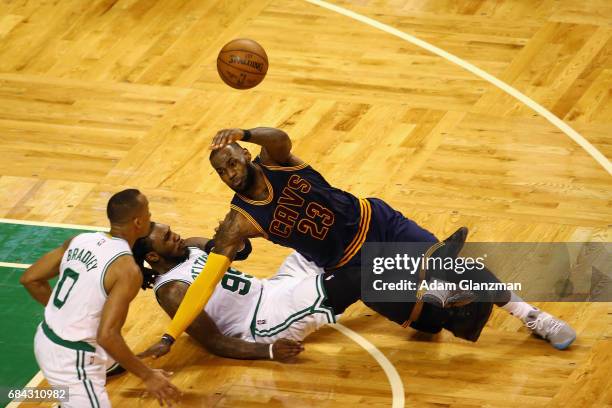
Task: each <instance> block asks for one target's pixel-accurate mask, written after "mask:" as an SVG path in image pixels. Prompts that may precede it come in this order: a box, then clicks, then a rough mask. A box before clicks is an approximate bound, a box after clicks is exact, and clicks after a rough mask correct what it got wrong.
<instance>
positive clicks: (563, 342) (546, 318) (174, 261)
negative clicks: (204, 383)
mask: <svg viewBox="0 0 612 408" xmlns="http://www.w3.org/2000/svg"><path fill="white" fill-rule="evenodd" d="M460 231H461V230H460ZM466 234H467V232H465V234H464V235H463V236H462V237H460V238H461V239H460V241H461V240H463V241H464V240H465V236H466ZM455 235H457V234H454V235H453V237H455ZM453 237H451V238H453ZM449 240H450V238H449V239H447V241H445V242H449ZM463 241H461V242H460V244H461V245H462V244H463ZM211 244H212V242H211V241H208V240H207V239H204V238H189V239H187V240H182V239H181V238H180V236H179V235H178V234H176V233H174V232H173V231H172V230H171V229H170V227H169V226H167V225H164V224H155V225H154V227H153V228H152V230H151V233H150V234H149V236H148V237H146V238H143V239H140V240H139V241H138V242H137V243H136V244H135V246H134V256H135V259H136V261H137V263H139V264H140V265H141V267H142V269H143V273H145V275H146V276H145V281H146V282H147V283H145V284H148V285H149V287H153V290H154V291H155V295H156V298H157V301H158V302H159V303H160V305H161V306H162V308H163V309H164V310H165V311H166V313H167V314H168V315H169V316H173V315H174V313H175V312H176V310H177V308H178V306H179V305H180V303H181V301H182V299H183V297H184V296H185V293H186V291H187V289H188V288H189V285H190V284H191V283H192V282H193V281H194V279H195V278H196V277H197V276H198V274H199V273H200V272H201V271H202V268H203V267H204V265H205V264H206V261H207V258H208V253H207V250H209V248H210V247H211V246H212V245H211ZM247 244H248V243H247ZM249 245H250V244H249ZM249 249H250V248H248V249H247V250H243V251H242V259H244V257H245V256H246V255H248V252H249ZM459 250H460V248H458V249H457V252H458V251H459ZM245 252H246V253H245ZM144 261H146V262H147V263H148V264H149V265H150V266H151V268H152V270H151V269H148V268H145V267H144ZM322 274H323V269H322V268H319V267H317V266H316V265H315V264H314V263H312V262H309V261H308V260H306V259H305V258H304V257H303V256H301V255H300V254H299V253H297V252H293V253H292V254H291V255H289V256H288V257H287V258H286V259H285V261H284V262H283V264H282V265H281V266H280V268H279V270H278V272H277V273H276V275H274V276H273V277H271V278H268V279H258V278H256V277H253V276H251V275H247V274H244V273H242V272H239V271H238V270H236V269H233V268H229V269H228V270H227V271H226V273H225V275H224V277H223V278H222V279H221V282H219V284H218V285H217V286H216V288H215V290H214V292H213V295H212V297H211V300H210V301H209V302H208V304H207V305H206V307H205V309H204V311H203V312H201V313H200V314H199V316H198V317H197V318H196V320H195V321H194V323H193V324H192V325H191V326H189V329H188V330H187V332H188V333H189V334H190V335H191V336H192V337H194V338H195V339H196V340H197V341H198V342H199V343H200V344H202V345H203V346H204V347H205V348H207V349H208V350H209V351H210V352H212V353H213V354H216V355H220V356H223V357H230V358H241V359H260V358H274V359H278V360H281V361H282V360H285V359H289V358H292V357H294V356H296V355H297V354H299V353H300V352H301V351H302V350H303V348H302V347H301V345H300V344H299V343H297V342H301V341H302V340H304V338H305V337H306V336H308V335H309V334H310V333H312V332H313V331H315V330H317V329H318V328H320V327H321V326H323V325H325V324H328V323H335V322H336V320H337V319H338V318H339V316H336V315H334V313H333V312H332V310H331V309H330V308H329V307H328V306H327V305H326V303H327V302H326V301H327V299H330V298H333V297H334V296H342V294H341V293H335V292H331V291H327V292H326V290H325V284H324V281H323V275H322ZM454 295H455V294H454V293H448V292H444V291H433V290H432V291H427V293H426V295H425V298H426V299H430V301H429V302H426V303H425V304H424V306H423V313H422V315H421V318H420V319H419V322H418V323H419V325H418V327H419V330H422V331H426V332H434V333H435V332H439V331H440V330H441V329H442V328H445V329H448V330H450V331H452V332H453V333H454V334H455V335H456V336H458V337H462V338H467V339H469V340H472V341H476V340H477V339H478V336H479V335H480V331H481V330H482V328H483V327H484V325H485V323H486V321H487V319H488V316H489V314H486V317H485V318H484V319H480V320H479V318H478V317H475V316H477V315H478V314H477V312H478V309H477V308H478V307H480V306H479V305H478V303H476V302H474V303H471V304H467V305H460V304H456V305H455V306H456V307H452V308H444V307H440V305H441V304H444V303H446V304H447V305H448V300H449V297H452V296H454ZM513 296H515V295H513ZM516 299H518V301H517V302H511V303H514V304H511V305H510V306H509V307H503V309H505V310H507V311H508V312H510V313H511V314H513V315H514V316H516V317H517V318H520V319H521V320H522V321H523V323H524V324H525V325H526V326H527V327H528V328H529V329H530V330H531V331H532V332H533V333H534V334H536V335H538V336H540V337H543V338H544V339H546V340H548V341H549V342H551V343H552V344H553V346H555V347H556V348H566V347H568V346H569V344H570V343H571V341H573V339H574V338H575V333H574V332H573V330H572V329H571V328H570V327H569V325H567V323H565V322H564V321H562V320H559V319H556V318H554V317H553V316H551V315H550V314H548V313H546V312H543V311H541V310H539V309H537V308H535V307H533V306H531V305H529V304H528V303H526V302H523V301H522V300H520V298H518V297H516ZM332 300H333V299H332ZM398 306H399V307H401V303H398ZM146 355H147V354H144V356H146ZM149 355H151V354H149Z"/></svg>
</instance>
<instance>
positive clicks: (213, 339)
mask: <svg viewBox="0 0 612 408" xmlns="http://www.w3.org/2000/svg"><path fill="white" fill-rule="evenodd" d="M188 287H189V285H187V284H186V283H184V282H178V281H177V282H171V283H167V284H165V285H164V286H162V287H161V288H159V290H158V291H157V298H158V300H159V303H160V305H161V306H162V308H163V309H164V311H165V312H166V313H167V314H168V315H169V316H170V317H173V316H174V314H175V313H176V311H177V309H178V307H179V305H180V303H181V300H183V297H184V296H185V293H186V292H187V289H188ZM186 331H187V333H188V334H189V335H190V336H191V337H193V338H194V339H195V340H196V341H197V342H198V343H200V344H201V345H202V346H204V347H205V348H206V349H207V350H208V351H209V352H211V353H213V354H215V355H217V356H221V357H226V358H235V359H241V360H258V359H262V360H263V359H269V358H270V345H269V344H263V343H253V342H248V341H244V340H241V339H238V338H235V337H229V336H224V335H223V334H222V333H221V332H220V331H219V329H218V328H217V325H216V324H215V322H214V321H213V320H212V319H211V318H210V316H208V314H206V312H204V311H201V312H200V314H199V315H198V316H197V317H196V318H195V320H194V321H193V322H192V323H191V325H189V327H188V328H187V330H186ZM272 347H273V348H272V350H273V352H272V355H273V356H274V360H277V361H288V360H290V359H292V358H293V357H295V356H297V355H298V354H299V353H300V352H302V351H303V350H304V348H303V346H302V345H301V344H300V343H298V342H295V341H292V340H286V339H281V340H278V341H277V342H276V343H274V345H273V346H272Z"/></svg>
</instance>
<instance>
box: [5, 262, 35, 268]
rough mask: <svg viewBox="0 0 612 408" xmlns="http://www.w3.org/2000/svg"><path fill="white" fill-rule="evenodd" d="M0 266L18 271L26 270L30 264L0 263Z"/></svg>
mask: <svg viewBox="0 0 612 408" xmlns="http://www.w3.org/2000/svg"><path fill="white" fill-rule="evenodd" d="M0 266H3V267H5V268H18V269H27V268H29V267H30V264H18V263H12V262H0Z"/></svg>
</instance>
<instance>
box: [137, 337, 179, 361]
mask: <svg viewBox="0 0 612 408" xmlns="http://www.w3.org/2000/svg"><path fill="white" fill-rule="evenodd" d="M171 347H172V345H170V344H168V343H165V342H163V341H161V340H160V341H158V342H157V343H155V344H154V345H152V346H151V347H149V348H148V349H146V350H145V351H143V352H142V353H138V357H140V358H147V357H153V358H154V359H155V358H158V357H161V356H164V355H166V354H168V352H169V351H170V348H171Z"/></svg>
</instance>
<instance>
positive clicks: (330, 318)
mask: <svg viewBox="0 0 612 408" xmlns="http://www.w3.org/2000/svg"><path fill="white" fill-rule="evenodd" d="M319 286H320V287H321V293H322V294H323V299H322V300H321V304H320V305H319V306H320V307H321V309H323V310H325V311H326V315H327V322H328V323H336V315H335V314H334V311H333V309H332V308H331V307H328V306H323V302H325V300H326V299H327V292H326V291H325V285H323V275H318V276H317V292H318V290H319Z"/></svg>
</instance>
